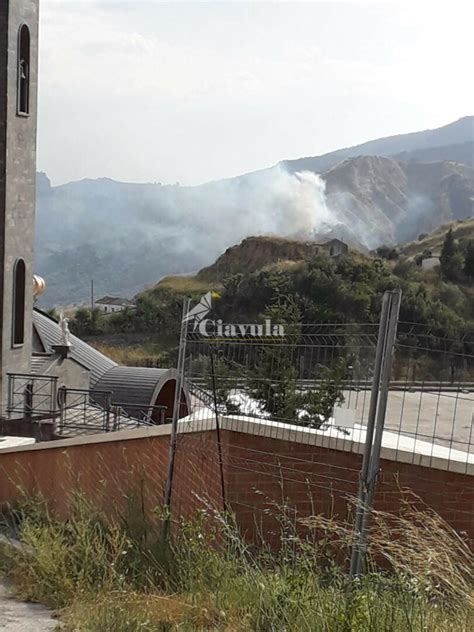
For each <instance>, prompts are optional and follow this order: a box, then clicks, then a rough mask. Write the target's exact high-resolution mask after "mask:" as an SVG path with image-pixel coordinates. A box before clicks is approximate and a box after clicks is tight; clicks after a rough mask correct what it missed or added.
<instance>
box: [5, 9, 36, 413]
mask: <svg viewBox="0 0 474 632" xmlns="http://www.w3.org/2000/svg"><path fill="white" fill-rule="evenodd" d="M23 23H25V24H27V25H28V27H29V29H30V36H31V49H30V99H29V102H30V114H29V116H18V115H17V47H18V32H19V28H20V26H21V25H22V24H23ZM37 43H38V0H8V1H5V0H2V2H1V3H0V86H1V90H0V261H1V266H2V274H0V282H1V284H2V285H1V287H0V318H1V328H2V343H1V349H0V364H1V366H0V378H1V386H0V399H1V404H2V407H3V406H4V404H5V399H6V398H5V393H6V387H7V385H6V381H7V380H6V379H5V374H6V372H8V371H11V372H27V371H29V366H30V358H31V335H32V333H31V332H32V325H31V319H32V306H33V287H32V277H33V267H32V266H33V242H34V209H35V182H36V103H37V65H38V44H37ZM5 86H6V90H5ZM19 257H22V258H23V259H24V261H25V264H26V297H25V299H26V300H25V338H24V344H23V345H22V346H20V347H16V348H13V346H12V291H13V269H14V265H15V261H16V260H17V258H19Z"/></svg>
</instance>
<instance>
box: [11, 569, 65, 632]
mask: <svg viewBox="0 0 474 632" xmlns="http://www.w3.org/2000/svg"><path fill="white" fill-rule="evenodd" d="M9 595H10V591H9V589H8V587H7V585H6V583H5V582H3V581H2V580H0V632H49V631H50V630H55V629H56V626H57V620H55V619H53V617H52V615H51V612H50V611H49V610H48V609H47V608H44V607H43V606H39V605H37V604H32V603H23V602H22V601H17V600H16V599H12V598H11V597H10V596H9Z"/></svg>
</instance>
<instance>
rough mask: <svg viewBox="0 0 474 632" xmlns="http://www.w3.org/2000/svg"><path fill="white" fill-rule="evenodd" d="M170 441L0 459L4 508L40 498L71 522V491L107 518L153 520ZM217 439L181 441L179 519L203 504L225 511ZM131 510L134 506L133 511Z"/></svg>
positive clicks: (43, 451) (177, 480)
mask: <svg viewBox="0 0 474 632" xmlns="http://www.w3.org/2000/svg"><path fill="white" fill-rule="evenodd" d="M168 441H169V435H161V436H155V437H147V438H140V439H133V440H130V439H128V440H122V441H110V442H104V443H91V444H82V445H73V446H68V447H67V448H63V447H54V443H52V444H51V448H46V449H41V450H25V451H21V452H10V453H9V452H6V453H0V505H5V504H6V503H17V502H18V501H19V500H21V497H22V495H23V494H25V493H26V494H27V495H36V494H40V495H41V496H42V497H43V498H44V499H45V500H46V501H47V502H48V504H49V505H50V506H51V508H52V509H54V510H55V511H57V512H58V514H59V515H61V516H64V517H65V516H67V515H68V512H69V508H70V499H71V491H73V490H80V491H82V492H84V493H85V496H86V498H88V499H89V500H90V502H91V503H92V504H93V505H94V506H97V507H98V508H100V509H101V510H103V511H105V512H106V513H108V514H115V513H119V514H122V515H123V514H124V513H127V511H134V510H135V509H136V505H137V503H138V505H139V507H140V508H143V510H144V512H145V514H146V515H147V517H149V518H150V517H152V516H153V515H154V511H155V509H156V508H157V507H159V506H161V504H162V500H163V490H164V481H165V476H166V468H167V461H168ZM214 453H215V436H214V434H213V433H200V434H197V435H189V436H188V435H185V436H182V437H180V441H179V450H178V453H177V458H176V466H175V477H174V486H173V509H174V512H175V515H176V516H178V515H182V516H183V517H185V518H188V519H190V518H192V517H193V516H194V514H195V512H196V510H197V509H198V508H201V506H202V502H201V501H200V500H199V499H198V497H197V495H196V494H199V495H200V496H206V497H208V498H209V499H210V502H211V503H212V504H213V505H214V506H216V507H219V508H221V507H222V499H221V492H220V483H219V484H218V481H219V480H220V479H219V472H218V465H217V459H215V458H214ZM129 505H130V506H129ZM134 508H135V509H134Z"/></svg>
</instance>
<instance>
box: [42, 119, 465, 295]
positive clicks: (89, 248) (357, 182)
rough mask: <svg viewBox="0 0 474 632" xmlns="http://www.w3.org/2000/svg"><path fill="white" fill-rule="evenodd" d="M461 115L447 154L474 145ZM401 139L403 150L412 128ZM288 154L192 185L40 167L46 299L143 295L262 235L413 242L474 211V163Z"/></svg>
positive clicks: (433, 136)
mask: <svg viewBox="0 0 474 632" xmlns="http://www.w3.org/2000/svg"><path fill="white" fill-rule="evenodd" d="M461 121H464V122H463V123H462V124H461V126H460V124H459V121H458V122H455V123H453V124H450V125H448V126H444V128H441V130H444V131H442V133H441V137H442V138H445V142H446V143H447V144H446V145H445V146H443V147H442V150H443V152H444V154H443V155H444V156H445V157H447V158H451V157H453V156H457V155H460V152H461V154H463V152H464V154H465V153H466V151H469V146H470V145H469V143H470V142H471V140H470V139H471V137H470V136H469V138H465V143H464V145H465V147H464V146H463V148H461V149H460V148H459V146H458V144H457V143H454V144H453V142H452V141H453V139H454V140H455V141H456V140H459V138H460V134H461V132H462V129H467V128H468V130H469V134H471V131H470V128H471V123H474V117H465V118H464V119H461ZM466 121H467V122H466ZM461 128H462V129H461ZM446 130H448V131H446ZM436 132H437V130H430V132H429V136H430V138H429V139H428V140H426V139H425V140H423V138H424V136H423V134H425V132H416V133H414V138H415V140H416V139H418V140H416V142H419V146H418V148H417V149H416V148H415V149H413V147H414V142H415V141H414V140H413V134H411V135H409V136H410V139H409V143H408V144H407V145H405V149H406V152H405V154H404V157H405V158H406V157H407V156H408V153H409V151H418V152H421V153H420V155H423V156H426V155H429V157H432V153H431V154H426V152H432V151H434V150H436V151H438V150H437V149H436V147H438V145H436V143H438V142H439V138H440V135H439V134H437V133H436ZM461 135H462V134H461ZM389 138H393V137H389ZM396 138H397V139H398V140H397V148H398V149H400V148H401V149H403V142H402V140H403V135H401V136H399V137H396ZM400 139H402V140H400ZM379 140H380V142H381V143H382V144H383V143H384V142H385V140H384V139H379ZM374 142H376V141H369V144H370V143H372V145H371V146H372V147H373V143H374ZM377 142H378V141H377ZM472 142H474V133H473V135H472ZM390 143H392V146H393V141H390ZM430 143H432V145H433V143H434V145H433V146H432V147H428V148H427V147H426V146H427V144H428V145H429V144H430ZM365 145H367V144H365ZM357 147H360V146H357ZM433 147H434V149H433ZM379 148H380V145H379ZM382 149H383V147H382ZM341 151H342V152H344V151H346V150H340V151H339V152H332V153H331V155H332V157H333V158H334V154H338V158H340V157H341V154H340V152H341ZM354 151H356V149H354ZM407 152H408V153H407ZM423 152H425V153H423ZM323 157H324V156H323ZM283 164H285V161H283V162H282V163H279V164H278V165H276V166H274V167H271V168H269V169H265V170H261V171H258V172H250V173H249V174H244V175H241V176H237V177H235V178H229V179H226V180H219V181H214V182H208V183H205V184H203V185H197V186H193V187H182V186H178V185H162V184H161V183H125V182H119V181H115V180H113V179H110V178H101V179H95V180H92V179H85V180H81V181H75V182H72V183H68V184H63V185H60V186H51V183H50V182H49V180H48V178H47V176H46V174H41V173H40V174H39V175H38V187H37V243H36V253H37V254H36V272H37V273H38V274H41V275H42V276H44V277H45V279H46V283H47V289H46V292H45V294H44V296H43V298H42V300H41V304H42V305H44V306H46V305H54V304H71V303H74V302H76V303H77V302H81V301H82V300H85V299H87V297H88V296H89V291H90V290H89V288H90V280H91V279H94V281H95V285H96V288H97V293H100V294H111V293H112V294H114V293H120V294H126V295H133V294H135V293H136V292H137V291H140V290H141V289H143V288H145V287H147V286H149V285H151V284H153V283H154V282H156V279H157V278H160V277H163V276H166V275H169V274H178V273H181V272H182V271H183V270H197V269H200V268H202V267H204V266H205V265H209V264H210V263H211V262H212V261H213V259H214V258H215V257H216V256H218V254H219V253H221V252H222V251H223V250H225V248H226V247H229V246H231V245H232V244H234V243H236V242H237V241H239V240H241V239H243V238H245V237H247V236H249V235H252V234H257V235H279V236H283V237H285V236H295V235H297V236H299V238H300V239H301V240H310V239H314V237H315V236H316V235H318V236H320V237H323V238H329V237H331V236H335V237H343V238H344V239H345V240H346V241H347V242H349V243H353V244H356V245H360V244H361V243H362V244H365V246H366V247H367V248H373V247H376V246H377V245H380V244H382V243H388V244H393V243H396V242H398V241H401V240H402V239H403V240H413V239H415V238H416V237H417V235H418V233H419V232H429V231H430V230H432V229H433V228H435V227H436V226H438V225H439V224H441V223H446V222H448V221H452V220H455V219H462V218H463V217H464V216H469V215H472V214H473V200H474V169H473V168H472V167H471V166H470V165H466V164H461V163H457V162H453V161H451V160H443V161H431V162H419V161H417V160H416V159H414V158H413V156H412V157H411V158H410V159H409V160H400V159H397V158H394V157H393V156H380V155H379V156H373V155H372V156H371V155H365V156H364V155H358V156H353V157H349V158H345V159H343V160H338V161H337V162H336V164H335V165H333V166H332V167H331V168H329V169H328V170H327V171H325V172H323V173H322V174H321V176H319V175H316V174H315V173H314V172H311V171H310V172H298V171H292V170H291V169H289V170H287V169H286V168H284V167H283V166H282V165H283Z"/></svg>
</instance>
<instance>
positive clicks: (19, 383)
mask: <svg viewBox="0 0 474 632" xmlns="http://www.w3.org/2000/svg"><path fill="white" fill-rule="evenodd" d="M7 375H8V393H7V410H6V413H7V417H9V418H22V419H29V420H34V419H48V418H49V419H52V418H53V417H55V416H56V415H57V414H58V399H57V393H58V378H57V377H55V376H50V375H31V374H28V373H8V374H7Z"/></svg>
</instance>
